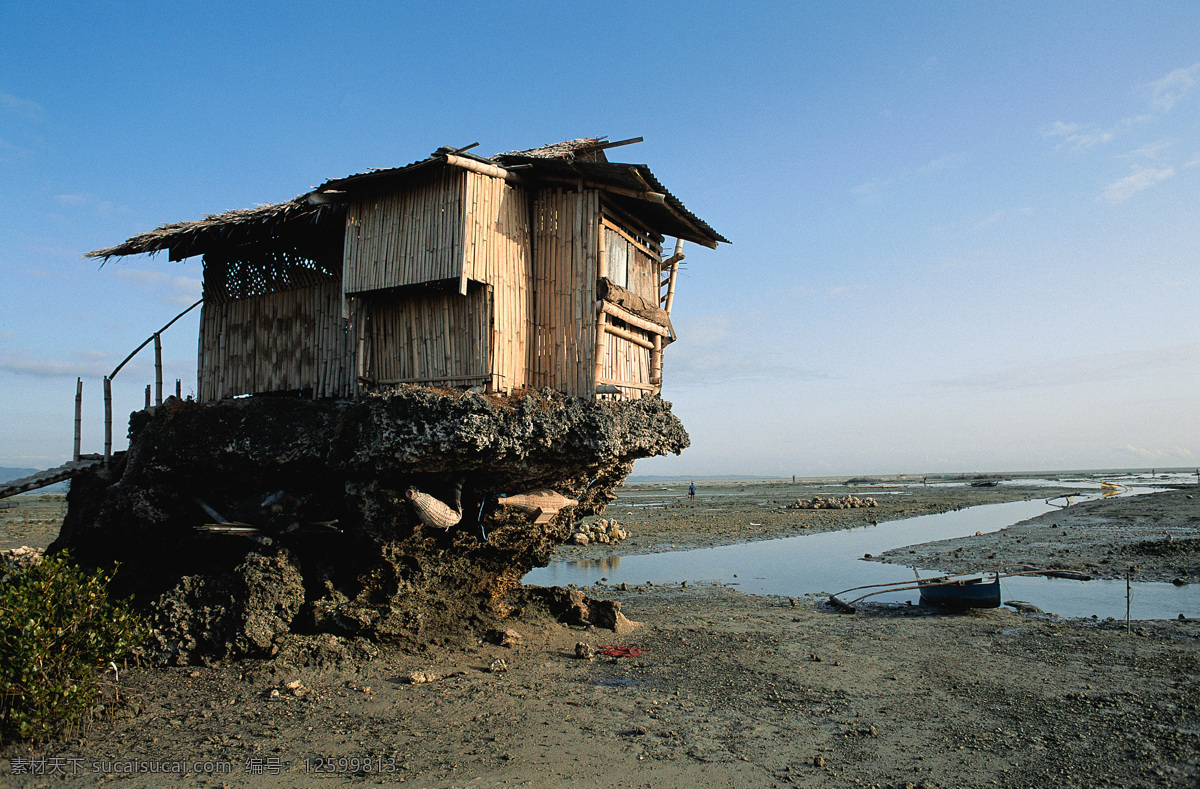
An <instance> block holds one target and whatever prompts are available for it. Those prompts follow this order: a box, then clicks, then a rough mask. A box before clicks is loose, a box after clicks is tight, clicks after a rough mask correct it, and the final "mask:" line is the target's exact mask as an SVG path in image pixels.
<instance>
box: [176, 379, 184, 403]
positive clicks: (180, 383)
mask: <svg viewBox="0 0 1200 789" xmlns="http://www.w3.org/2000/svg"><path fill="white" fill-rule="evenodd" d="M175 399H176V400H182V399H183V381H181V380H180V379H178V378H176V379H175Z"/></svg>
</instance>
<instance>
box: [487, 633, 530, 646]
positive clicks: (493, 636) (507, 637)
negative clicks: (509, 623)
mask: <svg viewBox="0 0 1200 789" xmlns="http://www.w3.org/2000/svg"><path fill="white" fill-rule="evenodd" d="M487 640H488V641H489V642H490V643H492V644H495V645H496V646H501V647H507V648H508V649H512V648H513V647H515V646H517V645H518V644H520V643H521V641H522V640H523V639H522V636H521V634H520V633H518V632H517V631H516V630H512V629H511V628H510V629H507V630H489V631H488V634H487Z"/></svg>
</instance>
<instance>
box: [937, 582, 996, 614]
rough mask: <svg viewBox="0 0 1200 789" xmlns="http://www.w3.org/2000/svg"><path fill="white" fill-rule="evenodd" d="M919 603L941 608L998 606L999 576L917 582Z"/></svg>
mask: <svg viewBox="0 0 1200 789" xmlns="http://www.w3.org/2000/svg"><path fill="white" fill-rule="evenodd" d="M918 588H919V589H920V590H921V603H922V604H924V605H936V606H940V607H942V608H959V609H962V608H999V607H1000V576H999V575H997V576H996V577H994V578H993V579H992V580H991V581H989V580H987V579H986V578H967V579H962V580H958V581H938V582H936V583H919V584H918Z"/></svg>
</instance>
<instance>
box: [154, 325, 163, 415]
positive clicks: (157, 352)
mask: <svg viewBox="0 0 1200 789" xmlns="http://www.w3.org/2000/svg"><path fill="white" fill-rule="evenodd" d="M154 404H155V405H162V335H161V334H155V335H154Z"/></svg>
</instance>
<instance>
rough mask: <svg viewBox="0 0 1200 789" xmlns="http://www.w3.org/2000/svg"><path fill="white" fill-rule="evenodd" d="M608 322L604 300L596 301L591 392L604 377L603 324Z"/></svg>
mask: <svg viewBox="0 0 1200 789" xmlns="http://www.w3.org/2000/svg"><path fill="white" fill-rule="evenodd" d="M607 322H608V315H607V314H605V312H604V302H601V301H597V302H596V361H595V364H594V365H593V367H592V392H593V394H594V393H595V391H596V387H597V386H599V384H600V379H601V378H602V377H604V346H605V342H604V326H605V324H606V323H607Z"/></svg>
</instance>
